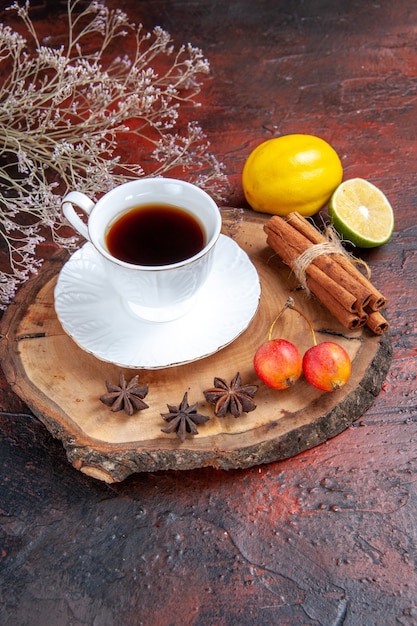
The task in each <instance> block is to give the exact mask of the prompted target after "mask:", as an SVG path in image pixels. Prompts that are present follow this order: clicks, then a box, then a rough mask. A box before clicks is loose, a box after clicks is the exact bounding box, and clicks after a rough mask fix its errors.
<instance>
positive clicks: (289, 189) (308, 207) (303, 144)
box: [242, 134, 343, 216]
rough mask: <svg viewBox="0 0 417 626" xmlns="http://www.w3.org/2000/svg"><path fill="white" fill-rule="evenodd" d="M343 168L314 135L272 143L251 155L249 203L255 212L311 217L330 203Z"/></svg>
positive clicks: (246, 177) (246, 183)
mask: <svg viewBox="0 0 417 626" xmlns="http://www.w3.org/2000/svg"><path fill="white" fill-rule="evenodd" d="M342 176H343V168H342V164H341V162H340V159H339V157H338V155H337V153H336V151H335V150H334V148H332V146H330V145H329V144H328V143H327V142H326V141H324V139H321V138H320V137H315V136H314V135H303V134H294V135H283V136H281V137H275V138H274V139H268V140H267V141H264V142H263V143H261V144H260V145H259V146H257V147H256V148H255V149H254V150H253V151H252V152H251V154H250V155H249V157H248V159H247V161H246V163H245V165H244V167H243V172H242V186H243V191H244V193H245V197H246V200H247V202H248V203H249V204H250V206H251V207H252V208H253V209H254V210H255V211H261V212H262V213H272V214H274V215H288V213H290V212H291V211H298V213H300V214H301V215H304V216H309V215H313V214H314V213H317V211H319V210H320V209H321V208H323V207H324V206H325V204H326V203H327V202H328V201H329V199H330V197H331V195H332V193H333V192H334V190H335V189H336V187H337V186H338V185H339V184H340V183H341V181H342Z"/></svg>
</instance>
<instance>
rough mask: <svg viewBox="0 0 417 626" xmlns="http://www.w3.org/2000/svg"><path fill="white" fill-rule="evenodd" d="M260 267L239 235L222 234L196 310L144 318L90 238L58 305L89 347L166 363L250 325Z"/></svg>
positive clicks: (105, 356) (154, 365) (136, 362)
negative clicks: (125, 299) (130, 305)
mask: <svg viewBox="0 0 417 626" xmlns="http://www.w3.org/2000/svg"><path fill="white" fill-rule="evenodd" d="M260 292H261V289H260V283H259V277H258V273H257V271H256V269H255V267H254V265H253V264H252V262H251V261H250V259H249V257H248V255H247V254H246V252H244V251H243V250H242V249H241V248H240V247H239V246H238V245H237V244H236V243H235V242H234V241H233V240H232V239H230V238H229V237H226V236H225V235H220V237H219V240H218V242H217V245H216V246H215V248H214V257H213V268H212V271H211V272H210V275H209V276H208V278H207V281H206V284H205V286H204V288H203V289H201V290H200V292H199V294H198V297H197V300H196V302H195V304H194V306H193V308H192V309H191V310H190V311H189V312H188V313H186V314H185V315H184V316H182V317H180V318H178V319H176V320H173V321H170V322H159V323H151V322H148V321H145V320H142V319H139V318H138V317H136V316H135V315H133V314H132V313H131V312H130V311H129V310H128V309H127V308H126V307H125V306H123V304H122V300H121V298H120V297H117V296H115V295H114V292H113V290H112V289H111V288H110V287H109V282H108V277H107V274H106V271H105V269H104V267H103V264H102V263H101V262H100V255H99V254H98V252H97V251H96V250H95V248H94V247H93V246H92V245H91V244H90V243H86V244H85V245H84V246H83V247H82V248H80V249H79V250H77V252H75V253H74V254H73V255H72V257H71V258H70V259H69V261H67V263H66V264H65V265H64V266H63V268H62V270H61V272H60V274H59V277H58V282H57V285H56V288H55V309H56V312H57V315H58V318H59V320H60V322H61V324H62V326H63V328H64V330H65V331H66V332H67V333H68V334H69V335H70V336H71V337H72V339H73V340H74V341H75V342H76V343H77V344H78V345H79V346H80V347H81V348H83V349H84V350H86V351H87V352H89V353H91V354H93V355H94V356H96V357H97V358H99V359H101V360H103V361H107V362H111V363H115V364H117V365H119V366H120V367H126V368H138V369H139V368H144V369H159V368H165V367H171V366H174V365H180V364H183V363H187V362H190V361H194V360H197V359H201V358H203V357H205V356H208V355H210V354H212V353H214V352H216V351H217V350H219V349H220V348H222V347H224V346H226V345H227V344H229V343H231V342H232V341H233V340H234V339H236V337H238V336H239V335H240V334H241V333H242V332H243V331H244V330H245V329H246V328H247V327H248V326H249V323H250V321H251V320H252V318H253V316H254V315H255V313H256V310H257V308H258V304H259V298H260Z"/></svg>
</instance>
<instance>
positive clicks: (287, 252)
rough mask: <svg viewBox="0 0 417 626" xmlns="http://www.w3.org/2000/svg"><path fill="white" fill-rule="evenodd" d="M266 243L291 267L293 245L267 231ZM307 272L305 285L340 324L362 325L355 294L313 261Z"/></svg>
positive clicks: (355, 326)
mask: <svg viewBox="0 0 417 626" xmlns="http://www.w3.org/2000/svg"><path fill="white" fill-rule="evenodd" d="M267 243H268V245H269V246H270V247H271V248H272V249H273V250H275V252H277V254H278V255H279V256H280V257H281V259H282V260H283V261H284V263H286V264H287V265H289V266H290V267H291V265H292V263H293V261H294V258H295V257H294V249H293V247H292V246H291V245H290V244H288V243H287V242H286V240H285V239H283V238H282V237H280V236H279V235H276V233H274V232H268V236H267ZM307 274H308V277H307V281H306V282H307V287H308V288H309V289H310V291H311V293H313V294H314V295H315V296H316V297H317V298H318V299H319V300H320V301H321V302H322V303H323V304H324V306H326V307H327V308H328V309H329V310H330V311H331V312H332V313H333V315H334V316H335V317H336V318H337V319H338V320H339V321H340V323H341V324H343V325H345V326H346V327H347V328H349V329H352V328H358V327H360V326H363V324H364V323H365V321H366V316H365V320H364V315H363V312H362V310H361V311H360V312H359V311H358V309H357V299H356V296H354V295H353V294H351V293H349V292H348V291H347V290H346V289H344V287H342V286H341V285H340V284H338V283H336V282H335V281H334V280H333V279H332V278H330V277H329V276H328V275H327V274H326V273H325V272H323V271H322V270H321V269H320V268H318V267H317V266H316V265H315V264H314V263H311V264H310V265H309V267H308V268H307Z"/></svg>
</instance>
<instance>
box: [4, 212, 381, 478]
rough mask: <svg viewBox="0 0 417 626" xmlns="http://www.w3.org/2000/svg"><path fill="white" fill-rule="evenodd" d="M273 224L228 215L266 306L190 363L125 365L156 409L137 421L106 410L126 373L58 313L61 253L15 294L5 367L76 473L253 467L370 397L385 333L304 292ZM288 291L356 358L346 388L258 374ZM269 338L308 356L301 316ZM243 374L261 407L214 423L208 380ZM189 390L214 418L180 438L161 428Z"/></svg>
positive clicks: (346, 421) (249, 215)
mask: <svg viewBox="0 0 417 626" xmlns="http://www.w3.org/2000/svg"><path fill="white" fill-rule="evenodd" d="M266 219H267V217H264V216H261V215H257V214H254V213H253V212H249V211H248V212H245V211H240V210H230V211H228V210H226V211H224V220H223V221H224V229H223V231H224V232H225V233H226V234H228V235H229V236H231V237H233V238H234V239H235V241H236V242H237V243H238V244H239V245H240V246H241V247H242V248H243V249H244V250H246V252H247V253H248V254H249V256H250V257H251V259H252V261H253V263H254V265H255V266H256V268H257V270H258V273H259V276H260V281H261V288H262V295H261V299H260V305H259V309H258V311H257V313H256V315H255V317H254V318H253V320H252V322H251V323H250V325H249V327H248V328H247V330H246V331H245V332H244V333H243V334H242V335H241V336H240V337H238V339H236V340H235V341H234V342H233V343H232V344H230V345H229V346H227V347H225V348H223V349H222V350H219V351H218V352H217V353H216V354H214V355H212V356H210V357H206V358H204V359H201V360H199V361H196V362H194V363H190V364H186V365H181V366H176V367H172V368H166V369H160V370H129V369H128V370H124V374H125V377H126V379H127V380H130V378H131V377H132V376H134V375H135V374H139V381H140V383H141V384H143V385H145V384H146V385H148V386H149V393H148V395H147V396H146V402H147V404H148V405H149V408H148V409H146V410H143V411H140V412H138V413H135V414H134V415H133V416H132V417H128V416H127V415H126V414H125V413H124V412H123V411H121V412H117V413H114V412H112V411H110V409H109V408H108V407H106V406H105V405H104V404H103V403H102V402H100V400H99V398H100V395H101V394H103V393H105V391H106V388H105V381H106V380H107V379H108V380H110V381H112V382H114V383H116V384H117V382H118V378H119V368H118V367H117V366H115V365H112V364H109V363H105V362H102V361H100V360H98V359H97V358H95V357H94V356H92V355H91V354H88V353H86V352H84V351H83V350H82V349H81V348H80V347H78V346H77V345H76V344H75V342H74V341H73V340H72V339H71V338H70V337H69V336H68V335H67V334H66V333H65V332H64V331H63V329H62V327H61V325H60V323H59V321H58V319H57V316H56V314H55V310H54V287H55V284H56V280H57V275H58V272H59V270H60V268H61V267H62V264H63V263H64V262H65V260H66V259H67V256H66V255H65V254H64V253H63V252H62V251H61V252H59V253H57V255H56V256H55V257H54V258H53V259H52V260H50V261H48V262H46V263H45V264H44V266H43V268H42V270H41V272H40V274H39V276H38V277H36V278H35V279H34V280H30V281H29V282H28V283H26V285H25V286H24V287H23V288H22V289H21V290H20V292H19V293H18V296H17V298H16V301H15V302H14V303H13V304H12V305H10V306H9V308H8V309H7V311H6V313H5V315H4V317H3V319H2V321H1V325H0V331H1V333H2V341H1V346H0V356H1V358H2V364H3V369H4V372H5V375H6V377H7V380H8V382H9V383H10V384H11V385H12V388H13V389H14V391H15V392H16V393H17V394H18V395H19V396H20V397H21V398H22V399H23V400H24V401H25V402H26V403H27V405H28V406H29V407H30V408H31V410H32V411H33V413H34V414H35V415H36V416H37V417H38V418H39V419H40V420H41V421H42V422H43V423H44V424H45V426H46V427H47V429H48V430H49V431H50V432H51V433H52V435H53V436H54V437H57V438H59V439H60V440H61V441H62V443H63V445H64V447H65V450H66V453H67V457H68V460H69V461H70V462H71V463H72V465H73V466H74V467H75V468H76V469H78V470H80V471H82V472H84V473H85V474H87V475H90V476H93V477H94V478H97V479H100V480H103V481H106V482H109V483H111V482H117V481H121V480H123V479H125V478H126V477H127V476H129V475H130V474H132V473H135V472H143V471H146V472H148V471H149V472H150V471H152V472H153V471H157V470H169V469H175V470H180V469H193V468H197V467H204V466H212V467H215V468H222V469H231V468H243V467H250V466H253V465H257V464H260V463H268V462H272V461H276V460H279V459H284V458H286V457H289V456H293V455H295V454H297V453H299V452H301V451H303V450H306V449H308V448H311V447H313V446H316V445H318V444H320V443H322V442H324V441H326V440H327V439H329V438H331V437H333V436H335V435H337V434H338V433H340V432H341V431H343V430H344V429H345V428H347V427H348V426H349V425H350V424H351V423H352V422H353V421H354V420H355V419H356V418H358V417H359V416H360V415H362V414H363V413H364V412H365V411H366V410H367V408H368V407H369V406H370V405H371V404H372V402H373V400H374V399H375V397H376V395H377V394H378V393H379V391H380V389H381V386H382V383H383V381H384V379H385V376H386V374H387V371H388V368H389V364H390V360H391V343H390V338H389V335H388V334H385V335H383V336H380V337H379V336H375V335H372V334H371V332H370V331H369V330H368V329H367V328H361V329H358V330H355V331H346V330H345V329H344V328H343V327H342V326H340V324H339V323H338V322H337V321H336V320H335V319H334V318H333V317H332V316H331V315H330V314H329V313H328V312H327V311H326V309H325V308H324V307H323V306H322V305H321V304H320V303H319V302H318V301H317V300H314V299H311V298H309V297H307V295H306V294H305V293H304V292H303V291H302V290H300V289H298V286H297V283H296V281H295V279H294V277H293V276H292V275H291V272H290V270H289V268H288V267H287V266H285V265H284V264H283V263H282V262H281V261H280V260H279V259H278V258H277V256H276V255H275V254H274V253H273V251H272V250H271V249H270V248H268V247H267V246H266V242H265V239H266V238H265V233H264V231H263V224H264V222H265V220H266ZM289 295H292V297H293V298H294V300H295V302H296V304H297V306H298V307H300V308H302V309H303V311H304V312H305V313H306V314H307V315H308V316H309V317H310V318H311V320H312V322H313V325H314V327H315V329H316V332H317V335H318V339H319V340H321V339H323V340H324V339H330V340H332V341H337V342H339V343H340V344H342V345H343V346H344V347H345V349H346V350H347V351H348V353H349V354H350V356H351V359H352V362H353V367H352V377H351V379H350V381H349V382H348V384H347V385H346V386H345V387H344V388H343V389H341V390H339V391H337V392H334V393H322V392H320V391H318V390H317V389H315V388H314V387H312V386H310V385H309V384H308V383H307V382H306V381H305V380H304V379H303V378H301V379H299V381H298V382H297V383H296V384H295V386H294V387H292V388H291V389H288V390H285V391H276V390H273V389H270V388H268V387H266V386H265V385H263V384H262V383H261V382H260V381H259V380H258V379H257V377H256V375H255V373H254V371H253V366H252V359H253V355H254V353H255V351H256V349H257V347H258V346H259V345H261V344H262V343H263V342H264V341H265V340H266V339H267V334H268V329H269V327H270V324H271V322H272V320H273V319H274V318H275V316H276V315H277V313H278V312H279V310H280V309H281V307H282V306H283V304H284V303H285V301H286V299H287V297H288V296H289ZM215 297H216V294H215V293H213V298H215ZM224 307H225V308H226V307H227V302H224ZM201 332H202V333H204V328H202V329H201ZM274 336H277V337H278V336H281V337H284V338H286V339H288V340H289V341H293V342H294V343H295V344H296V345H297V346H298V347H299V349H300V351H301V353H303V352H304V351H305V350H306V349H308V348H309V347H310V346H311V334H310V331H309V329H308V327H307V325H306V322H305V320H303V319H302V317H301V316H299V315H298V314H297V313H296V312H294V311H290V310H287V311H286V312H285V313H284V315H283V316H282V318H281V319H280V321H279V323H278V325H277V326H276V329H275V335H274ZM186 340H187V338H186V337H184V341H186ZM238 371H239V372H240V374H241V378H242V382H243V383H244V384H259V389H258V392H257V394H256V396H255V401H256V404H257V408H256V410H255V411H253V412H251V413H248V414H243V415H242V416H240V417H238V418H234V417H233V416H231V415H228V416H227V417H225V418H217V417H216V416H215V415H214V411H213V408H212V407H211V406H210V405H208V404H207V403H206V402H205V399H204V395H203V391H204V390H205V389H207V388H209V387H211V386H213V378H214V377H215V376H217V377H220V378H225V379H226V380H227V381H228V382H229V381H230V380H232V378H233V377H234V375H235V374H236V372H238ZM185 391H187V392H188V398H189V402H190V404H193V403H195V402H198V411H199V412H200V413H203V414H205V415H208V416H210V420H209V421H208V422H206V423H205V424H203V425H201V426H199V427H198V430H199V434H198V435H195V436H188V437H187V439H186V441H185V442H184V443H181V441H180V440H179V439H178V437H177V436H176V435H175V434H165V433H163V432H161V428H162V427H164V426H165V425H166V423H165V422H164V420H163V419H162V417H161V413H166V412H167V404H173V405H178V404H179V403H180V401H181V399H182V397H183V395H184V392H185Z"/></svg>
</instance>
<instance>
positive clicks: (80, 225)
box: [61, 191, 94, 240]
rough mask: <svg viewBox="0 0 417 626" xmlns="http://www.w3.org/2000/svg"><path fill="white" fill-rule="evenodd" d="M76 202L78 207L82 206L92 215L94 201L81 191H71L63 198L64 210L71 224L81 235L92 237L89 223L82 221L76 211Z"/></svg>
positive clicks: (87, 237) (85, 211)
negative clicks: (89, 232)
mask: <svg viewBox="0 0 417 626" xmlns="http://www.w3.org/2000/svg"><path fill="white" fill-rule="evenodd" d="M72 203H74V204H75V205H76V206H77V207H78V208H80V209H81V210H82V211H84V213H85V214H86V215H90V213H91V211H92V209H93V207H94V202H93V201H92V200H90V198H89V197H88V196H86V195H85V194H84V193H81V192H80V191H70V192H69V193H67V195H66V196H65V197H64V198H63V200H62V202H61V206H62V211H63V213H64V215H65V217H66V218H67V220H68V221H69V222H70V224H71V225H72V226H73V227H74V228H75V230H77V231H78V232H79V233H80V235H82V236H83V237H85V239H88V240H89V239H90V235H89V234H88V228H87V225H86V224H85V223H84V222H83V221H82V219H81V218H80V217H79V215H78V214H77V213H76V211H75V209H74V206H73V204H72Z"/></svg>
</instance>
